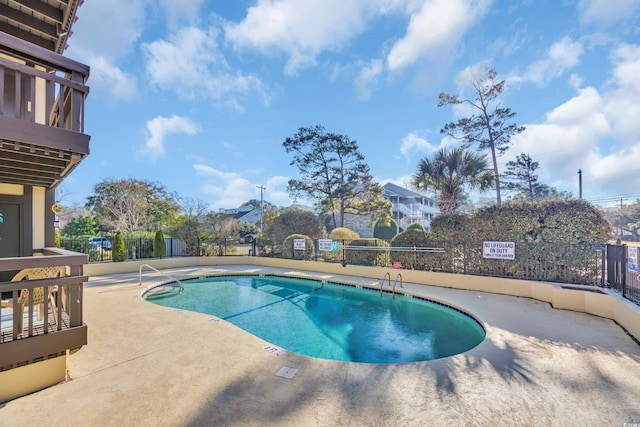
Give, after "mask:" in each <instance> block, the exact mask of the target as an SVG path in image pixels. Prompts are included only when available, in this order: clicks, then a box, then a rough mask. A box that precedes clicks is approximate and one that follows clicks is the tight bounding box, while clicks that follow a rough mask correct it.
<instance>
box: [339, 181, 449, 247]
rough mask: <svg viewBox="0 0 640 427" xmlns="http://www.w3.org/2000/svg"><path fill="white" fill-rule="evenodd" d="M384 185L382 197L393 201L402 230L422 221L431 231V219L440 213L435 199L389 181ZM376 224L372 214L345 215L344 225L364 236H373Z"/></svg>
mask: <svg viewBox="0 0 640 427" xmlns="http://www.w3.org/2000/svg"><path fill="white" fill-rule="evenodd" d="M383 187H384V193H383V195H382V197H383V198H384V199H386V200H388V201H390V202H391V203H392V205H393V208H392V211H393V213H392V216H393V219H394V220H395V221H396V222H397V223H398V228H399V229H400V230H399V231H400V232H402V231H404V230H406V229H407V227H408V226H409V224H411V223H414V222H419V223H421V224H422V225H423V226H424V229H425V230H426V231H427V232H430V231H431V220H432V219H433V218H434V217H435V216H436V215H438V213H439V211H438V207H437V204H436V201H435V200H433V199H432V198H430V197H427V196H425V195H423V194H420V193H416V192H415V191H411V190H408V189H406V188H403V187H400V186H399V185H396V184H392V183H387V184H385V185H383ZM374 225H375V221H372V220H371V215H352V214H345V216H344V226H345V227H346V228H348V229H350V230H353V231H355V232H357V233H358V234H359V235H360V237H362V238H369V237H373V227H374Z"/></svg>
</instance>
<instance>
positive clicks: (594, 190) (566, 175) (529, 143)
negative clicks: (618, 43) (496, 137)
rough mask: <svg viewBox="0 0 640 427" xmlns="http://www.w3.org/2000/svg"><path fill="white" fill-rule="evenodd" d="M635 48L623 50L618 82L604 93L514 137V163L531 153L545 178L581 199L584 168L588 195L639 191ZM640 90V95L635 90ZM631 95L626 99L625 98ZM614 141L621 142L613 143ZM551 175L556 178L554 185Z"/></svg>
mask: <svg viewBox="0 0 640 427" xmlns="http://www.w3.org/2000/svg"><path fill="white" fill-rule="evenodd" d="M635 50H636V48H633V47H630V46H625V47H622V48H620V49H618V51H617V53H616V56H615V61H617V62H616V66H615V68H614V72H613V75H614V78H613V79H612V81H611V82H609V86H608V87H607V88H605V90H604V91H603V93H599V92H598V91H597V90H596V89H595V88H593V87H586V88H583V89H579V90H578V91H577V94H576V95H575V96H574V97H573V98H571V99H569V100H568V101H566V102H565V103H563V104H562V105H559V106H558V107H556V108H555V109H554V110H552V111H550V112H549V113H547V115H546V120H545V122H544V123H542V124H530V125H526V126H527V129H526V131H525V132H523V133H522V134H520V135H517V136H516V137H514V138H513V146H512V148H511V149H510V150H509V153H510V154H511V157H508V156H505V158H503V161H504V162H505V163H506V161H508V160H510V159H511V158H513V157H515V155H516V154H519V153H527V154H529V155H531V157H532V158H533V159H534V160H535V161H538V162H540V171H541V174H540V175H541V180H542V181H543V182H545V180H546V181H547V182H548V183H549V184H551V185H554V186H557V187H558V188H560V189H563V190H569V191H572V192H573V193H574V195H577V193H578V191H577V190H578V188H577V172H578V169H581V170H582V172H583V181H584V190H585V191H584V196H585V198H587V199H588V198H589V196H590V194H599V193H600V194H625V193H636V192H637V189H638V188H640V175H638V174H637V173H635V172H636V171H637V169H638V163H637V162H638V160H637V159H638V158H640V137H638V135H639V134H640V123H637V120H633V117H638V112H640V101H638V99H640V97H638V95H640V90H639V89H640V74H635V73H634V70H635V69H636V68H635V67H636V66H637V64H636V61H637V60H638V58H636V56H635V54H634V53H633V52H634V51H635ZM634 91H635V92H634ZM625 97H626V98H625ZM614 138H615V140H616V141H619V142H620V143H618V144H617V145H612V143H611V141H612V140H613V139H614ZM550 176H554V177H557V178H556V180H555V181H554V182H549V181H548V178H549V177H550Z"/></svg>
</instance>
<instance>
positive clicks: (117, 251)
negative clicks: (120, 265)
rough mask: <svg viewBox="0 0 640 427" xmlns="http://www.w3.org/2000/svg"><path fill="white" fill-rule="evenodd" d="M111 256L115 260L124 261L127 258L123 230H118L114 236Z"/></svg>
mask: <svg viewBox="0 0 640 427" xmlns="http://www.w3.org/2000/svg"><path fill="white" fill-rule="evenodd" d="M111 258H112V259H113V261H114V262H122V261H124V260H125V259H126V258H127V248H126V247H125V245H124V238H123V237H122V233H121V232H119V231H118V232H117V233H116V235H115V237H114V238H113V247H112V248H111Z"/></svg>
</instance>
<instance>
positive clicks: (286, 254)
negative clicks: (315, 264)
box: [282, 234, 316, 261]
mask: <svg viewBox="0 0 640 427" xmlns="http://www.w3.org/2000/svg"><path fill="white" fill-rule="evenodd" d="M295 239H304V241H305V248H304V250H303V251H302V250H298V249H295V250H294V249H293V241H294V240H295ZM315 251H316V249H315V245H314V244H313V239H312V238H311V237H309V236H305V235H304V234H292V235H290V236H288V237H287V238H286V239H284V242H283V243H282V256H283V258H288V259H301V260H307V261H309V260H312V259H313V255H314V253H315Z"/></svg>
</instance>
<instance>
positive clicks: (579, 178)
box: [578, 169, 582, 200]
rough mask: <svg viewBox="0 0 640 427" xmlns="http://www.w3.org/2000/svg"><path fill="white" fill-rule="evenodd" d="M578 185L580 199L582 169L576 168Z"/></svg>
mask: <svg viewBox="0 0 640 427" xmlns="http://www.w3.org/2000/svg"><path fill="white" fill-rule="evenodd" d="M578 186H579V188H580V200H582V169H578Z"/></svg>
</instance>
